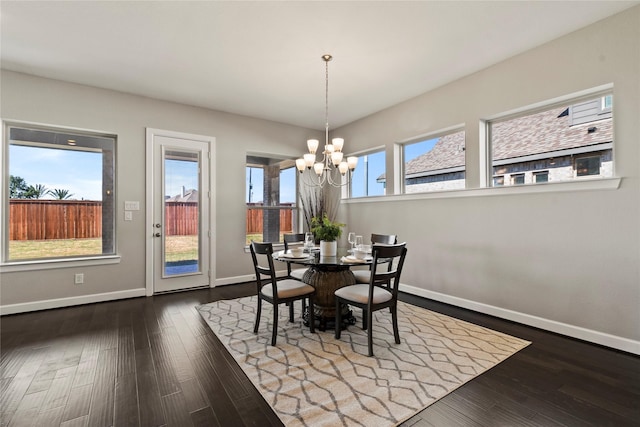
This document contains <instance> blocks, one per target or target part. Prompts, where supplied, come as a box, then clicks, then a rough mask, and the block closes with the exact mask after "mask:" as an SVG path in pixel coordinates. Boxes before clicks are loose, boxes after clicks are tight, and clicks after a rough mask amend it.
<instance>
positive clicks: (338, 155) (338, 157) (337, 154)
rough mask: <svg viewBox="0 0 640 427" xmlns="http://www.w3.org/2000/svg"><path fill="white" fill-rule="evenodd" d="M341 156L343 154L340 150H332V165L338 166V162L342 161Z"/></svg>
mask: <svg viewBox="0 0 640 427" xmlns="http://www.w3.org/2000/svg"><path fill="white" fill-rule="evenodd" d="M342 156H343V154H342V153H341V152H340V151H334V152H333V153H331V161H332V162H333V165H334V166H338V165H339V164H340V162H341V161H342Z"/></svg>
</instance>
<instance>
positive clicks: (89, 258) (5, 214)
mask: <svg viewBox="0 0 640 427" xmlns="http://www.w3.org/2000/svg"><path fill="white" fill-rule="evenodd" d="M12 129H24V130H27V131H36V132H51V133H54V134H61V135H65V136H75V137H77V138H78V139H81V138H99V139H108V140H112V143H111V146H110V147H109V148H110V149H108V150H105V149H103V148H102V147H101V148H100V149H99V150H96V149H90V148H89V147H83V145H82V144H77V145H76V144H69V145H70V146H73V147H78V148H66V149H68V150H72V151H79V152H81V151H96V152H100V153H104V152H111V154H110V157H111V168H110V170H109V171H108V172H107V173H108V174H110V175H111V179H110V188H109V190H110V191H111V193H112V201H111V212H110V214H106V216H107V219H106V220H103V224H104V223H105V221H107V222H108V223H110V224H109V225H110V227H111V233H110V237H109V238H110V240H111V245H110V246H111V249H112V250H111V251H110V252H107V253H104V252H103V253H96V254H89V255H70V256H64V257H43V258H24V259H13V260H11V259H9V256H10V254H9V237H10V236H9V221H10V214H9V211H10V209H9V205H10V196H11V195H10V191H9V186H10V179H9V178H10V175H11V174H10V156H9V150H10V147H11V145H12V143H11V135H10V133H11V130H12ZM117 142H118V136H117V134H115V133H110V132H104V131H97V130H90V129H80V128H73V127H66V126H65V127H62V126H56V125H50V124H40V123H32V122H24V121H14V120H11V121H9V120H3V121H2V143H1V145H0V164H1V165H2V167H3V169H4V170H5V171H6V173H5V174H3V175H2V176H1V177H0V199H1V202H0V203H1V204H2V212H0V224H1V226H0V272H14V271H25V270H29V271H30V270H45V269H56V268H69V267H74V266H87V265H105V264H115V263H119V262H120V256H119V255H118V239H117V206H118V198H117V196H118V192H117V147H118V144H117ZM16 145H21V146H33V147H38V146H40V147H45V148H47V147H51V148H52V149H53V148H54V147H55V145H56V144H55V143H50V142H38V141H34V142H33V143H24V144H16ZM83 148H84V149H83ZM103 155H104V154H103ZM102 171H103V172H102V173H103V176H105V169H104V164H103V169H102ZM104 185H105V184H104V183H103V186H104ZM102 206H103V213H102V216H103V218H105V213H104V209H105V203H104V198H103V200H102ZM102 236H103V239H104V234H102ZM103 245H104V243H103Z"/></svg>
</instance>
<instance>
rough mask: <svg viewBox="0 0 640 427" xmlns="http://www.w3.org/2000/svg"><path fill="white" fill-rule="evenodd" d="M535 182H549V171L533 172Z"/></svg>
mask: <svg viewBox="0 0 640 427" xmlns="http://www.w3.org/2000/svg"><path fill="white" fill-rule="evenodd" d="M533 182H535V183H536V184H538V183H542V182H549V171H540V172H534V173H533Z"/></svg>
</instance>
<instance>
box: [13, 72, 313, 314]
mask: <svg viewBox="0 0 640 427" xmlns="http://www.w3.org/2000/svg"><path fill="white" fill-rule="evenodd" d="M1 85H2V86H1V90H2V92H1V108H2V109H1V114H2V118H3V119H4V120H21V121H27V122H32V123H42V124H49V125H55V126H64V127H73V128H81V129H89V130H98V131H103V132H106V133H110V134H116V135H117V137H118V142H117V187H116V198H117V203H118V204H117V207H118V208H117V245H118V250H117V252H118V254H119V255H121V262H120V263H119V264H115V265H103V266H92V267H82V268H63V269H59V268H58V269H51V270H40V271H27V272H9V273H6V272H3V273H2V274H1V276H0V282H1V284H0V286H1V288H0V296H1V298H2V300H1V303H2V306H7V305H12V304H21V303H28V302H33V301H43V300H52V299H66V300H64V301H61V302H60V303H62V304H64V302H65V301H67V302H70V303H72V302H74V298H76V299H77V298H78V297H81V296H86V295H92V294H103V293H114V294H112V295H113V296H120V295H126V294H123V292H125V291H130V290H132V289H141V288H144V286H145V244H146V239H147V238H148V237H147V236H148V233H146V232H145V214H144V212H145V208H146V206H145V195H146V192H145V129H146V128H147V127H150V128H157V129H166V130H171V131H177V132H185V133H191V134H199V135H207V136H213V137H215V138H216V162H215V164H214V165H213V173H214V174H215V176H216V182H217V188H216V189H215V193H216V207H215V208H216V209H215V211H216V214H217V215H216V218H214V221H215V222H216V231H217V235H216V236H215V245H216V248H215V254H216V259H215V260H213V263H214V264H215V275H216V278H218V279H220V278H222V279H225V278H234V277H237V276H242V277H246V276H247V275H249V274H251V273H252V268H253V267H252V266H251V260H250V256H249V255H248V254H246V253H245V251H244V246H243V245H244V241H245V168H244V166H245V160H246V157H245V156H246V154H247V153H248V152H251V153H269V154H275V155H282V156H291V157H293V156H297V155H299V154H300V153H301V152H302V150H304V149H305V146H306V140H307V139H308V138H310V137H319V136H320V132H317V131H309V130H307V129H303V128H298V127H294V126H288V125H284V124H280V123H275V122H269V121H265V120H259V119H254V118H249V117H242V116H238V115H233V114H225V113H221V112H215V111H211V110H206V109H202V108H196V107H190V106H186V105H180V104H174V103H169V102H162V101H158V100H153V99H149V98H143V97H138V96H132V95H127V94H123V93H118V92H113V91H107V90H101V89H97V88H92V87H87V86H81V85H75V84H68V83H64V82H60V81H55V80H49V79H42V78H38V77H33V76H29V75H25V74H18V73H14V72H10V71H2V75H1ZM3 173H4V172H3ZM125 200H138V201H140V203H141V206H140V208H141V210H140V212H134V220H133V221H131V222H129V221H126V222H125V221H124V220H123V215H124V214H123V210H124V201H125ZM78 271H82V272H83V273H84V275H85V280H84V282H85V283H84V284H83V285H82V286H75V285H74V283H73V275H74V273H76V272H78ZM231 280H233V279H231Z"/></svg>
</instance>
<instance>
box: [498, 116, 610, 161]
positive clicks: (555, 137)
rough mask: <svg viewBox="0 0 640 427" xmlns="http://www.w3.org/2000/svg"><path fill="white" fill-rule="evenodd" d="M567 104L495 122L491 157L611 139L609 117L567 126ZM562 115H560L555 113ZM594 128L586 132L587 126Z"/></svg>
mask: <svg viewBox="0 0 640 427" xmlns="http://www.w3.org/2000/svg"><path fill="white" fill-rule="evenodd" d="M565 109H566V107H559V108H554V109H551V110H548V111H543V112H541V113H538V114H533V115H530V116H524V117H518V118H515V119H511V120H506V121H504V122H497V123H494V124H493V126H492V129H491V132H492V140H493V143H492V148H493V158H494V159H496V160H503V159H510V158H513V157H520V156H525V155H530V154H541V153H548V152H553V151H558V150H566V149H569V148H576V147H584V146H588V145H593V144H599V143H604V142H611V141H613V123H612V122H613V121H612V119H611V118H608V119H604V120H596V121H592V122H589V123H583V124H580V125H575V126H569V118H568V117H566V116H561V114H562V113H563V111H564V110H565ZM558 116H561V117H558ZM591 127H595V128H596V130H595V131H594V132H592V133H589V131H588V129H589V128H591Z"/></svg>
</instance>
